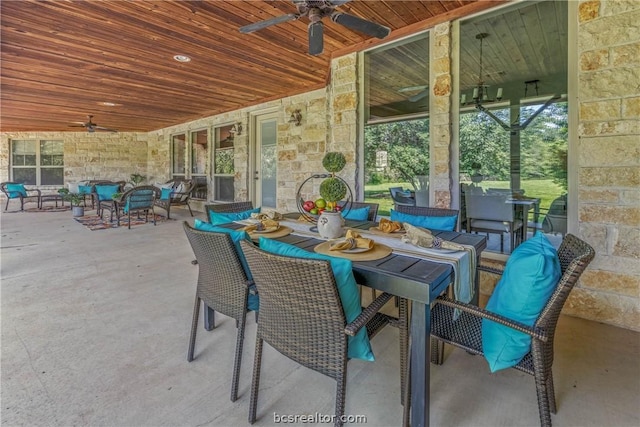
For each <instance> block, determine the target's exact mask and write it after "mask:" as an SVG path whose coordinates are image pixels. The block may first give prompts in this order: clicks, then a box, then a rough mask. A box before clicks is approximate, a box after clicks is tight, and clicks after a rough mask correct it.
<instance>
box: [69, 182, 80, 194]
mask: <svg viewBox="0 0 640 427" xmlns="http://www.w3.org/2000/svg"><path fill="white" fill-rule="evenodd" d="M79 192H80V184H79V183H77V182H70V183H69V193H71V194H78V193H79Z"/></svg>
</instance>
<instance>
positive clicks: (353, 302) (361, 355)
mask: <svg viewBox="0 0 640 427" xmlns="http://www.w3.org/2000/svg"><path fill="white" fill-rule="evenodd" d="M260 249H263V250H265V251H267V252H271V253H274V254H277V255H283V256H289V257H296V258H306V259H321V260H325V261H329V262H330V263H331V269H332V270H333V275H334V276H335V278H336V284H337V286H338V294H339V295H340V301H341V302H342V308H343V310H344V315H345V317H346V319H347V322H352V321H353V320H354V319H355V318H356V317H358V316H359V315H360V313H362V307H361V306H360V292H359V291H358V285H357V284H356V279H355V277H353V270H352V265H353V264H352V262H351V261H350V260H348V259H343V258H336V257H332V256H327V255H322V254H317V253H315V252H307V251H305V250H304V249H300V248H298V247H296V246H293V245H289V244H287V243H283V242H278V241H277V240H273V239H266V238H264V237H261V238H260ZM347 354H348V356H349V357H350V358H352V359H363V360H367V361H370V362H373V361H374V360H375V358H374V357H373V351H372V350H371V343H370V342H369V337H368V336H367V331H366V328H362V329H360V331H359V332H358V333H357V334H356V335H355V336H354V337H349V340H348V349H347Z"/></svg>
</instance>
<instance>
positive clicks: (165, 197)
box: [160, 188, 173, 200]
mask: <svg viewBox="0 0 640 427" xmlns="http://www.w3.org/2000/svg"><path fill="white" fill-rule="evenodd" d="M161 191H162V194H160V200H169V197H170V196H171V192H172V191H173V190H172V189H171V188H162V189H161Z"/></svg>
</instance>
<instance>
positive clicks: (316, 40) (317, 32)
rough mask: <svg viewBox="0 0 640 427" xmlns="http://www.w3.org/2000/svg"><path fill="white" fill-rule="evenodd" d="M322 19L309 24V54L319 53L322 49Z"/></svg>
mask: <svg viewBox="0 0 640 427" xmlns="http://www.w3.org/2000/svg"><path fill="white" fill-rule="evenodd" d="M322 28H323V27H322V21H317V22H312V23H311V24H309V54H310V55H319V54H321V53H322V50H323V49H324V42H323V37H322V33H323V31H322Z"/></svg>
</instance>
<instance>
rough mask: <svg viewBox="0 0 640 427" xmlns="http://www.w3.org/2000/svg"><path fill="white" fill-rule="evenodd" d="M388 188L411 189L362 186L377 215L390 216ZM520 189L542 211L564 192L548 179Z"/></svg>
mask: <svg viewBox="0 0 640 427" xmlns="http://www.w3.org/2000/svg"><path fill="white" fill-rule="evenodd" d="M389 187H403V188H404V189H412V187H411V186H410V185H409V183H406V182H387V183H384V184H377V185H365V186H364V201H365V202H370V203H378V204H379V205H380V207H379V208H378V215H383V216H385V215H390V210H391V208H393V201H392V200H391V194H390V193H389ZM481 187H482V188H484V189H485V190H486V189H487V188H509V181H482V183H481ZM522 189H523V190H524V191H525V193H524V194H525V196H529V197H538V198H540V207H541V208H542V209H548V208H549V206H550V205H551V202H553V200H554V199H555V198H557V197H559V196H560V195H561V194H562V193H563V192H564V191H563V190H562V188H561V187H560V186H558V185H557V184H554V183H553V181H552V180H550V179H532V180H523V181H522ZM543 212H544V211H543Z"/></svg>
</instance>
